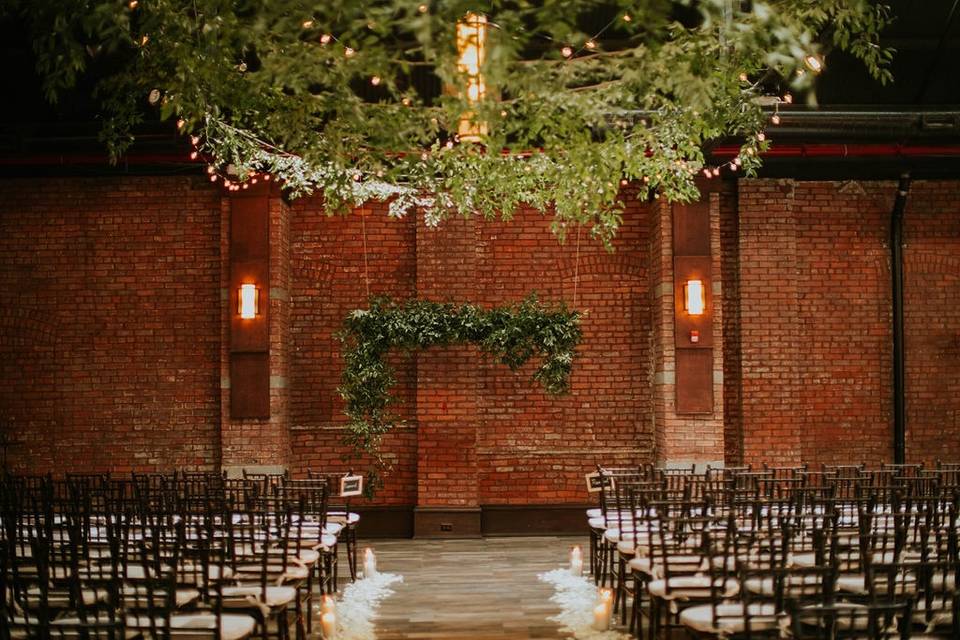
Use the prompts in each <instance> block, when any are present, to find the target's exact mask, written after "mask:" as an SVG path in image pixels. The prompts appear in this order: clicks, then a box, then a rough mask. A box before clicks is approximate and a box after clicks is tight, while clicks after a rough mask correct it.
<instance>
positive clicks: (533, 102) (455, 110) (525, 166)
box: [8, 0, 891, 242]
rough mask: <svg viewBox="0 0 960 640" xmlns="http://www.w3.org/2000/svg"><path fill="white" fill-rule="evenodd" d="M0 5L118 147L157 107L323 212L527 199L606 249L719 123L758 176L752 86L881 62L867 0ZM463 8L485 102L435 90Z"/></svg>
mask: <svg viewBox="0 0 960 640" xmlns="http://www.w3.org/2000/svg"><path fill="white" fill-rule="evenodd" d="M8 2H10V3H13V6H14V7H15V8H17V9H18V10H19V11H20V13H22V14H23V16H24V17H25V19H26V20H27V22H28V24H29V26H30V28H31V30H32V34H33V39H34V44H35V50H36V53H37V57H38V67H39V71H40V73H41V76H42V77H43V79H44V87H45V90H46V91H47V94H48V96H49V97H50V98H51V99H56V97H57V96H58V95H59V94H60V93H61V91H62V90H63V89H64V88H66V87H70V86H73V85H74V84H75V83H76V82H77V80H78V78H80V77H81V76H82V75H83V74H85V73H87V71H88V69H89V68H90V67H91V66H95V67H97V69H98V71H97V74H98V77H99V82H98V84H97V88H96V93H97V97H98V98H99V100H100V102H101V104H102V107H103V111H104V128H103V137H104V139H105V141H106V142H107V143H108V145H109V147H110V149H111V151H112V153H113V156H114V157H118V156H119V155H120V154H121V153H123V151H124V150H125V149H126V148H127V146H128V145H129V144H130V142H131V141H132V133H131V132H132V131H133V130H134V128H135V126H136V124H137V123H138V122H139V121H140V120H141V119H142V118H143V117H144V114H145V113H146V114H149V113H150V109H159V112H160V114H159V115H160V117H163V118H171V119H173V118H176V119H178V120H179V121H181V130H182V131H183V132H184V133H185V134H192V135H193V136H196V144H197V146H198V147H199V151H200V153H201V154H202V156H203V157H205V158H207V159H208V161H209V162H210V165H211V168H212V170H214V171H215V172H216V173H217V174H219V175H221V176H222V177H224V178H227V179H229V180H231V181H233V182H243V181H244V180H247V179H250V178H251V177H252V176H253V175H254V174H257V173H261V172H266V173H270V174H272V175H274V176H276V177H278V178H280V179H282V180H283V181H284V184H285V185H286V187H287V188H288V189H289V190H290V191H291V192H292V193H293V194H294V195H298V194H303V193H308V192H311V191H313V190H320V191H322V192H323V194H324V196H325V198H326V202H327V205H328V207H329V209H330V210H331V211H334V210H338V209H339V210H343V209H346V208H348V207H349V206H350V205H352V204H355V203H358V202H361V201H364V200H368V199H371V198H372V199H382V200H386V199H390V200H391V205H390V211H391V214H392V215H396V216H400V215H404V214H406V213H407V212H409V211H414V210H417V211H422V212H423V214H424V215H425V217H426V219H427V221H428V222H430V223H437V222H439V221H440V220H442V219H443V218H444V217H446V216H449V215H451V214H461V215H470V214H474V213H479V214H481V215H484V216H496V215H500V216H504V217H509V216H510V215H511V213H512V212H513V211H514V209H515V207H516V205H517V204H518V203H520V202H525V203H528V204H529V205H532V206H533V207H535V208H537V209H539V210H541V211H544V212H552V213H553V214H554V223H553V227H554V230H555V231H556V232H557V233H558V234H559V235H561V236H562V235H563V234H564V233H565V231H566V229H568V228H569V227H571V226H572V225H575V224H583V225H587V226H588V227H589V228H590V229H591V231H592V233H593V234H594V235H595V236H596V237H599V238H600V239H602V240H603V241H605V242H609V240H610V239H611V238H612V236H613V235H614V234H615V232H616V230H617V227H618V225H619V223H620V211H621V208H620V205H619V203H618V199H617V194H618V191H619V187H620V183H621V181H622V180H637V181H641V182H642V184H644V185H645V186H646V188H648V189H649V190H650V192H651V194H655V195H660V194H662V195H663V196H665V197H667V198H669V199H671V200H674V199H679V200H683V199H688V198H690V197H692V196H693V195H694V193H695V189H694V186H693V177H694V176H695V175H696V174H697V173H698V172H699V171H701V170H702V169H703V168H704V162H705V159H704V151H703V149H704V145H705V144H708V143H709V142H710V141H713V140H717V139H721V138H729V137H736V138H737V139H740V140H742V141H743V147H742V152H741V154H740V157H739V158H738V159H737V167H736V168H739V167H740V166H742V168H743V170H745V171H746V172H747V173H749V172H751V171H753V170H754V169H755V168H756V167H757V166H758V164H759V157H758V151H760V150H762V149H763V148H765V145H766V144H767V143H766V142H765V141H763V136H762V135H761V134H762V132H763V130H764V127H765V126H766V124H767V120H768V116H769V114H768V113H765V112H764V110H763V108H762V106H761V104H760V102H759V101H758V98H761V97H762V96H764V95H765V94H766V95H767V96H768V98H769V97H770V96H774V99H779V97H781V96H783V95H784V93H783V92H784V91H787V90H792V91H801V92H802V91H805V90H807V89H809V88H810V86H811V82H812V77H813V76H814V73H813V71H811V70H810V69H809V68H808V67H809V66H810V61H811V60H813V61H814V64H813V66H816V62H815V61H816V60H820V61H822V60H823V56H824V53H825V51H826V49H829V48H839V49H842V50H845V51H847V52H849V53H851V54H852V55H854V56H856V57H857V58H859V59H860V60H862V62H863V63H864V64H865V65H866V67H867V68H868V69H869V71H870V72H871V73H872V74H873V75H874V76H875V77H876V78H878V79H879V80H881V81H886V80H887V79H888V77H889V72H888V70H887V69H886V66H885V65H886V63H887V62H888V60H889V58H890V55H891V52H890V51H888V50H885V49H883V48H881V47H880V46H879V44H878V40H879V33H880V31H881V30H882V29H883V27H884V26H885V24H886V23H887V22H888V19H889V18H888V10H887V8H886V7H885V6H884V5H883V4H882V3H875V2H871V1H870V0H754V1H741V0H698V1H694V0H675V1H670V0H562V1H561V0H485V1H484V2H482V3H478V2H472V1H470V0H347V1H342V2H331V1H329V0H324V1H322V2H311V1H309V0H8ZM468 11H473V12H482V13H483V14H484V15H486V16H487V18H488V20H489V29H488V32H489V37H488V42H487V47H486V56H485V61H484V64H483V75H484V78H485V80H486V85H487V87H488V91H487V95H486V97H485V99H484V100H483V101H482V102H481V103H479V104H476V105H472V104H469V103H468V102H467V101H466V99H465V97H464V96H463V95H462V92H458V91H456V90H447V91H441V88H442V87H448V88H449V87H463V86H464V83H465V78H464V77H463V75H462V73H461V72H460V71H459V70H458V68H457V57H456V56H457V54H456V26H455V25H456V23H457V21H458V20H460V19H462V18H463V16H464V15H465V14H466V13H467V12H468ZM811 56H813V58H811ZM417 78H420V81H419V83H418V81H417ZM424 78H426V83H427V84H430V83H431V82H432V83H433V85H434V86H435V89H436V90H435V91H433V92H432V93H431V92H429V91H428V92H424V91H423V90H422V85H423V84H424ZM768 103H769V100H768ZM465 112H473V113H474V114H475V117H476V118H477V119H478V120H481V121H483V122H485V123H486V124H487V127H488V133H487V134H486V135H485V136H484V138H483V140H482V144H473V143H460V142H459V141H458V140H457V138H456V135H455V132H456V131H457V123H458V120H459V118H460V117H461V115H462V114H464V113H465Z"/></svg>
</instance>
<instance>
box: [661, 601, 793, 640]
mask: <svg viewBox="0 0 960 640" xmlns="http://www.w3.org/2000/svg"><path fill="white" fill-rule="evenodd" d="M746 612H749V614H750V631H765V630H769V629H775V628H777V625H778V619H777V612H776V607H775V606H774V605H773V603H772V602H755V603H752V604H751V605H750V606H749V608H747V609H746ZM744 613H745V611H744V606H743V603H742V602H736V603H728V604H719V605H717V608H716V614H717V618H716V619H714V609H713V606H711V605H709V604H703V605H698V606H696V607H690V608H688V609H685V610H684V611H682V612H681V613H680V623H681V624H684V625H686V626H688V627H690V628H691V629H693V630H694V631H699V632H700V633H707V634H712V635H720V636H722V635H725V634H731V633H742V632H743V631H744V630H745V629H746V628H747V621H746V616H745V615H744Z"/></svg>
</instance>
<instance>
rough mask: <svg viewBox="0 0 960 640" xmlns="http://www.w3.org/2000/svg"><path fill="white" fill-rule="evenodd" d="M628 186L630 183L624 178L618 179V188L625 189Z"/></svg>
mask: <svg viewBox="0 0 960 640" xmlns="http://www.w3.org/2000/svg"><path fill="white" fill-rule="evenodd" d="M628 184H630V182H629V181H628V180H627V179H626V178H620V186H621V187H625V186H627V185H628Z"/></svg>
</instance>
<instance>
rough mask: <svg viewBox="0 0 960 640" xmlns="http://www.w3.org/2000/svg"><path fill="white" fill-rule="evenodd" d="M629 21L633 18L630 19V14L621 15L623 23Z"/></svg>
mask: <svg viewBox="0 0 960 640" xmlns="http://www.w3.org/2000/svg"><path fill="white" fill-rule="evenodd" d="M631 20H633V18H631V17H630V14H629V13H625V14H623V21H624V22H630V21H631Z"/></svg>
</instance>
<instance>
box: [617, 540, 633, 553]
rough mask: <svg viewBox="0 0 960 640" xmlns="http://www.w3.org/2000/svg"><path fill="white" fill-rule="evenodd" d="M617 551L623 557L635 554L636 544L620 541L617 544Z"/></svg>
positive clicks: (630, 541) (629, 541) (631, 541)
mask: <svg viewBox="0 0 960 640" xmlns="http://www.w3.org/2000/svg"><path fill="white" fill-rule="evenodd" d="M617 551H619V552H620V553H622V554H623V555H625V556H633V555H636V554H637V544H636V543H635V542H634V541H633V540H621V541H620V542H618V543H617Z"/></svg>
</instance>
